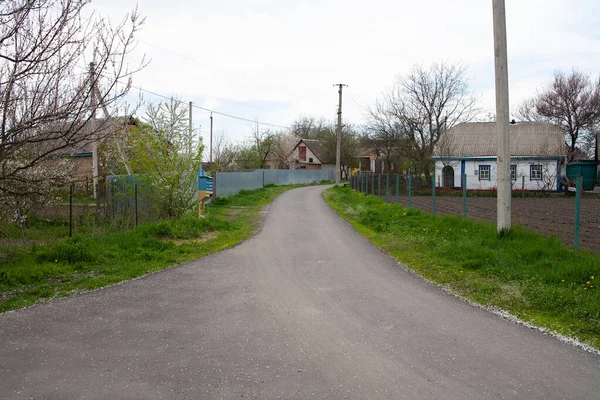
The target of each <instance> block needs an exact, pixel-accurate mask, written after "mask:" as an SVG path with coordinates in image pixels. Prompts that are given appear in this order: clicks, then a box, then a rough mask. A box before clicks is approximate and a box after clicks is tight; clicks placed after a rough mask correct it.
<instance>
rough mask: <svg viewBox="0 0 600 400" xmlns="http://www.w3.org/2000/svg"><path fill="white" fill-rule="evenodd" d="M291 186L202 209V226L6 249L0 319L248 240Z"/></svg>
mask: <svg viewBox="0 0 600 400" xmlns="http://www.w3.org/2000/svg"><path fill="white" fill-rule="evenodd" d="M298 186H302V185H296V186H268V187H265V188H263V189H259V190H254V191H243V192H241V193H240V194H239V195H237V196H232V197H229V198H222V199H221V198H218V199H216V200H215V201H214V204H211V205H208V206H207V208H206V218H204V219H197V218H194V217H188V218H184V219H181V220H173V221H165V222H159V223H153V224H147V225H143V226H139V227H137V228H135V229H132V230H128V231H122V232H112V233H104V234H98V235H89V236H82V235H79V236H74V237H72V238H66V239H64V238H63V239H57V240H53V241H49V242H47V241H44V242H45V244H44V243H41V244H40V243H34V244H31V245H23V246H14V245H13V246H10V247H6V248H5V249H3V250H2V252H3V254H4V255H5V257H4V258H3V259H2V261H0V312H2V311H8V310H13V309H17V308H21V307H26V306H30V305H32V304H35V303H37V302H43V301H48V300H50V299H53V298H58V297H64V296H68V295H71V294H75V293H79V292H82V291H86V290H92V289H97V288H100V287H104V286H107V285H111V284H115V283H118V282H121V281H124V280H128V279H133V278H136V277H139V276H142V275H145V274H147V273H149V272H153V271H158V270H161V269H164V268H167V267H170V266H173V265H176V264H179V263H182V262H185V261H189V260H193V259H196V258H199V257H202V256H205V255H207V254H210V253H213V252H215V251H219V250H222V249H224V248H227V247H230V246H233V245H235V244H237V243H239V242H240V241H242V240H244V239H246V238H248V237H250V236H251V235H252V234H253V233H254V232H255V230H256V228H257V226H258V223H259V221H260V211H261V208H262V207H263V206H264V205H267V204H269V203H270V202H271V201H272V200H273V199H274V198H275V197H276V196H277V195H278V194H280V193H282V192H284V191H286V190H289V189H292V188H294V187H298ZM67 229H68V227H67ZM56 234H58V235H60V236H59V237H64V226H63V225H62V224H56V226H54V225H53V224H52V223H51V222H47V221H41V220H40V221H32V223H31V226H29V227H28V232H27V235H28V237H34V238H35V237H41V238H46V239H48V238H51V237H52V235H56Z"/></svg>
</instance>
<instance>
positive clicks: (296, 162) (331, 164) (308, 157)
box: [289, 139, 335, 170]
mask: <svg viewBox="0 0 600 400" xmlns="http://www.w3.org/2000/svg"><path fill="white" fill-rule="evenodd" d="M289 159H290V166H291V169H313V170H314V169H335V158H334V157H332V155H331V154H329V152H328V151H327V149H326V148H325V142H323V141H321V140H314V139H300V140H299V141H298V143H297V144H296V146H294V148H293V149H292V151H291V153H290V156H289Z"/></svg>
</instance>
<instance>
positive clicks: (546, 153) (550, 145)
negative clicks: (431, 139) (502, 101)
mask: <svg viewBox="0 0 600 400" xmlns="http://www.w3.org/2000/svg"><path fill="white" fill-rule="evenodd" d="M509 131H510V152H511V156H517V157H519V156H523V157H524V156H534V157H536V156H539V157H550V156H553V157H556V156H560V157H563V156H565V139H564V134H563V132H562V131H561V129H560V128H559V127H558V126H556V125H552V124H549V123H545V122H519V123H517V124H511V125H510V127H509ZM497 144H498V143H497V137H496V124H495V123H493V122H475V123H462V124H458V125H456V126H455V127H453V128H452V129H449V130H448V131H447V132H444V133H443V134H442V136H441V137H440V140H439V141H438V144H437V145H436V146H435V149H434V152H433V154H434V156H435V157H483V156H496V155H497V151H496V149H497Z"/></svg>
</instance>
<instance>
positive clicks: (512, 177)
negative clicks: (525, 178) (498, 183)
mask: <svg viewBox="0 0 600 400" xmlns="http://www.w3.org/2000/svg"><path fill="white" fill-rule="evenodd" d="M510 180H511V181H513V182H514V181H516V180H517V166H516V165H511V166H510Z"/></svg>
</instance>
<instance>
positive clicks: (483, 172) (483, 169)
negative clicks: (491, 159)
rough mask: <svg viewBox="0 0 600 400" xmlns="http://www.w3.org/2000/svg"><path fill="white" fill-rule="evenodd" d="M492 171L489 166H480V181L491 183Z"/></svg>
mask: <svg viewBox="0 0 600 400" xmlns="http://www.w3.org/2000/svg"><path fill="white" fill-rule="evenodd" d="M490 169H491V167H490V166H489V165H480V166H479V180H480V181H489V180H490Z"/></svg>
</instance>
